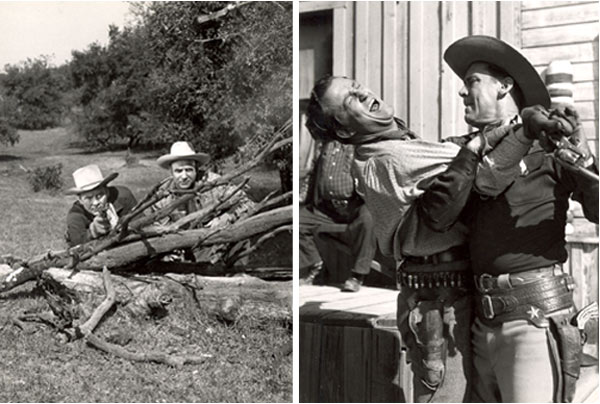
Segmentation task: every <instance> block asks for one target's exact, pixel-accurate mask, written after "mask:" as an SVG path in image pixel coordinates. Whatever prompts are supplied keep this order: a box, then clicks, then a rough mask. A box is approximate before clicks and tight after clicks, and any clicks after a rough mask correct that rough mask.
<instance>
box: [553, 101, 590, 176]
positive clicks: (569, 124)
mask: <svg viewBox="0 0 600 404" xmlns="http://www.w3.org/2000/svg"><path fill="white" fill-rule="evenodd" d="M550 118H551V119H553V120H556V121H557V122H559V123H560V125H561V126H562V132H561V133H562V136H564V137H565V138H566V139H567V140H568V142H569V143H570V144H572V145H573V146H575V147H576V148H577V150H576V151H577V152H578V153H573V152H572V151H570V150H569V148H561V147H559V150H558V151H557V154H558V155H559V158H561V159H563V160H565V161H567V162H570V163H571V164H577V165H585V163H586V161H587V160H588V159H589V157H590V155H591V153H592V152H591V150H590V146H589V145H588V142H587V138H586V136H585V132H584V130H583V127H582V126H581V123H580V122H579V114H578V113H577V111H576V110H575V109H574V108H571V107H569V106H563V105H561V106H559V107H557V108H556V109H554V110H553V111H552V112H551V113H550ZM579 153H581V154H579Z"/></svg>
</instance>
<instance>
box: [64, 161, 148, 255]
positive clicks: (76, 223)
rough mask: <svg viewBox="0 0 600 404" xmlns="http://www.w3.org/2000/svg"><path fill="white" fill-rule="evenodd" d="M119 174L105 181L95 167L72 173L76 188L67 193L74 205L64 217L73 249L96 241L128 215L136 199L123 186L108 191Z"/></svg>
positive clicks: (114, 174)
mask: <svg viewBox="0 0 600 404" xmlns="http://www.w3.org/2000/svg"><path fill="white" fill-rule="evenodd" d="M117 176H118V173H113V174H111V175H109V176H108V177H106V178H104V177H103V176H102V172H101V171H100V168H98V166H97V165H95V164H90V165H88V166H85V167H81V168H79V169H77V170H75V171H74V172H73V180H74V181H75V187H73V188H70V189H68V190H67V191H66V194H68V195H77V198H78V199H77V201H75V203H73V206H72V207H71V209H70V210H69V213H68V214H67V233H66V239H67V243H68V244H69V246H71V247H72V246H75V245H78V244H81V243H85V242H87V241H90V240H93V239H96V238H98V237H101V236H103V235H105V234H107V233H108V232H109V231H110V230H111V229H113V228H114V227H115V226H116V225H117V222H118V220H119V217H120V216H122V215H124V214H126V213H127V212H129V211H130V210H131V209H132V208H133V207H134V206H135V205H136V203H137V202H136V199H135V197H134V196H133V194H132V193H131V191H130V190H129V189H128V188H126V187H124V186H114V187H109V186H108V183H109V182H111V181H112V180H114V179H115V178H116V177H117Z"/></svg>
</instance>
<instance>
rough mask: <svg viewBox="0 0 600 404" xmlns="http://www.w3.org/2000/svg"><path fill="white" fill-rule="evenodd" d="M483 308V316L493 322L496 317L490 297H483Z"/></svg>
mask: <svg viewBox="0 0 600 404" xmlns="http://www.w3.org/2000/svg"><path fill="white" fill-rule="evenodd" d="M481 307H482V308H483V316H484V317H485V318H487V319H488V320H492V319H493V318H494V317H495V316H496V313H494V305H493V304H492V297H491V296H490V295H483V296H481Z"/></svg>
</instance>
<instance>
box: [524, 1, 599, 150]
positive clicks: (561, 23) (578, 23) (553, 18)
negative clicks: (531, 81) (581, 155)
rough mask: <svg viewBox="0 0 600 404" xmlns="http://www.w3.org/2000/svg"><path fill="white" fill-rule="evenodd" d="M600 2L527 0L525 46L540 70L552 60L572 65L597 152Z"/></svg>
mask: <svg viewBox="0 0 600 404" xmlns="http://www.w3.org/2000/svg"><path fill="white" fill-rule="evenodd" d="M598 18H599V13H598V2H597V1H526V2H523V3H522V9H521V38H522V50H523V53H524V54H525V56H527V57H528V58H529V60H531V61H532V63H533V64H534V66H535V67H536V69H537V70H538V71H539V72H540V74H542V75H544V73H545V70H546V68H547V67H548V64H549V63H550V62H551V61H553V60H569V61H571V64H572V65H573V73H574V74H573V84H574V94H573V95H574V98H575V107H576V109H577V111H578V112H579V114H580V116H581V119H582V123H583V125H584V128H585V130H586V135H587V136H588V139H589V141H590V142H592V146H593V147H592V150H593V151H595V153H596V155H598Z"/></svg>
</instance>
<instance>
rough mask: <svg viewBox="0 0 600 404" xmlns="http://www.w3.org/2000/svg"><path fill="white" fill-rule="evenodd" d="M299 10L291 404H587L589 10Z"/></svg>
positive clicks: (593, 195) (541, 6)
mask: <svg viewBox="0 0 600 404" xmlns="http://www.w3.org/2000/svg"><path fill="white" fill-rule="evenodd" d="M298 9H299V13H300V15H299V41H298V43H299V49H298V63H299V66H298V72H299V73H298V75H299V77H298V79H297V80H298V99H297V100H296V102H297V103H298V109H299V110H298V114H297V116H296V117H295V118H296V119H297V120H298V139H297V142H298V146H297V147H298V160H297V161H298V162H297V164H298V172H299V178H298V181H299V183H298V186H299V199H298V201H299V220H298V226H299V229H298V232H299V246H298V250H299V267H298V273H299V281H298V283H299V286H298V289H299V291H298V294H299V307H298V308H297V310H298V319H299V325H298V328H299V332H298V339H299V350H298V357H299V358H298V361H299V369H298V378H297V380H298V383H299V386H298V388H299V402H319V403H323V402H334V403H341V402H433V403H450V402H486V403H500V402H507V403H542V402H546V403H549V402H577V403H582V402H590V403H594V402H598V400H599V394H598V195H599V191H598V162H597V156H598V33H599V4H598V2H595V1H522V2H511V1H502V2H500V1H469V2H468V1H456V2H454V1H443V2H437V1H371V2H366V1H357V2H351V1H339V2H336V1H320V2H319V1H317V2H310V1H306V2H305V1H301V2H300V3H299V8H298Z"/></svg>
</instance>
